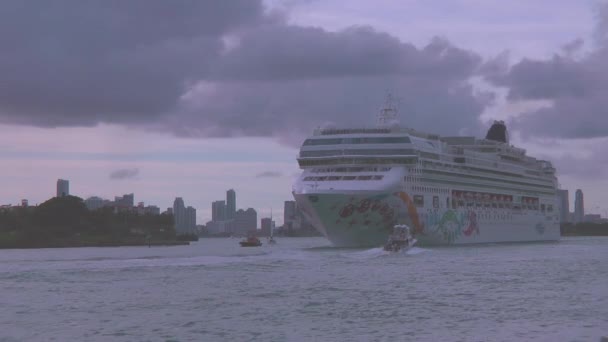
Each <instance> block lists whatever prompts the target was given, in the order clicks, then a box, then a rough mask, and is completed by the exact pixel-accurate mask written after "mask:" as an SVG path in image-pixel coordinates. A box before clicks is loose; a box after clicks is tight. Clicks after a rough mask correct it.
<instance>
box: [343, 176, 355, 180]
mask: <svg viewBox="0 0 608 342" xmlns="http://www.w3.org/2000/svg"><path fill="white" fill-rule="evenodd" d="M354 179H357V177H355V176H344V177H342V180H354Z"/></svg>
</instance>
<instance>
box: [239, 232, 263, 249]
mask: <svg viewBox="0 0 608 342" xmlns="http://www.w3.org/2000/svg"><path fill="white" fill-rule="evenodd" d="M239 244H240V245H241V247H259V246H261V245H262V241H260V239H258V238H257V237H255V236H253V235H250V236H249V237H247V238H246V239H245V240H243V241H241V242H239Z"/></svg>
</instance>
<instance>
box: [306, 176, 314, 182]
mask: <svg viewBox="0 0 608 342" xmlns="http://www.w3.org/2000/svg"><path fill="white" fill-rule="evenodd" d="M313 179H314V177H305V178H304V181H305V182H307V181H311V180H313Z"/></svg>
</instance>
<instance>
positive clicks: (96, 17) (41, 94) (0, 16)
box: [0, 0, 264, 126]
mask: <svg viewBox="0 0 608 342" xmlns="http://www.w3.org/2000/svg"><path fill="white" fill-rule="evenodd" d="M262 19H264V17H263V7H262V4H261V0H258V1H255V0H235V1H196V0H179V1H171V2H167V1H148V0H132V1H120V0H108V1H101V0H99V1H95V0H94V1H80V0H58V1H52V2H49V1H20V0H7V1H3V2H2V3H1V4H0V23H2V24H0V25H1V28H2V29H0V41H1V42H2V43H3V46H2V57H1V58H0V75H2V82H0V112H1V113H2V114H0V119H1V120H2V121H4V122H16V123H22V124H32V125H41V126H67V125H93V124H96V123H98V122H141V121H144V122H145V121H149V120H153V119H154V118H156V117H158V116H160V115H161V114H163V113H166V112H168V111H170V110H171V109H172V108H173V107H174V106H175V104H176V102H177V100H178V98H179V96H180V95H181V94H182V93H183V91H184V89H185V88H186V87H187V85H188V83H189V82H194V81H196V80H198V79H200V78H201V77H202V75H204V73H205V72H206V70H208V68H209V64H210V63H211V62H212V60H213V59H215V58H217V57H218V56H219V54H220V52H221V50H222V48H223V44H222V40H221V38H222V35H224V34H226V33H227V32H231V31H232V30H236V29H238V28H239V27H242V26H246V25H251V24H253V23H255V22H257V21H258V20H262Z"/></svg>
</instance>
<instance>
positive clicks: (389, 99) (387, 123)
mask: <svg viewBox="0 0 608 342" xmlns="http://www.w3.org/2000/svg"><path fill="white" fill-rule="evenodd" d="M394 101H395V98H394V97H393V95H392V94H391V93H388V94H387V95H386V101H385V103H384V107H383V108H382V109H381V110H380V112H379V113H378V116H377V119H376V125H377V126H378V127H381V128H390V127H391V126H398V125H399V119H397V107H396V106H395V104H394Z"/></svg>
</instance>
